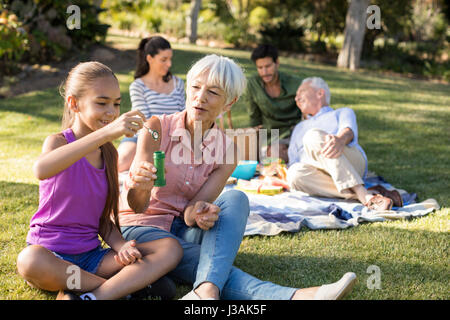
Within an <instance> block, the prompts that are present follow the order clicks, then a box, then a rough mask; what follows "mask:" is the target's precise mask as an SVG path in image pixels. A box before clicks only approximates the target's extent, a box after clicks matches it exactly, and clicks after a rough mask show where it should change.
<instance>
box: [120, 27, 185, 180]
mask: <svg viewBox="0 0 450 320" xmlns="http://www.w3.org/2000/svg"><path fill="white" fill-rule="evenodd" d="M172 55H173V52H172V48H171V46H170V43H169V42H168V41H167V40H166V39H164V38H163V37H160V36H153V37H148V38H144V39H142V40H141V42H140V43H139V48H138V57H137V67H136V71H135V73H134V79H135V80H134V81H133V83H131V85H130V98H131V109H132V110H136V109H137V110H139V111H141V112H142V113H143V114H144V115H145V117H146V119H149V118H150V117H151V116H153V115H162V114H172V113H175V112H178V111H182V110H184V108H185V91H184V82H183V80H181V79H180V78H178V77H176V76H174V75H172V74H171V73H170V67H171V66H172ZM137 137H138V135H135V136H134V137H132V138H127V137H125V138H124V139H123V140H122V141H121V143H120V145H119V148H118V152H119V163H118V166H119V172H123V171H127V170H128V169H129V168H130V165H131V162H132V161H133V158H134V155H135V153H136V143H137Z"/></svg>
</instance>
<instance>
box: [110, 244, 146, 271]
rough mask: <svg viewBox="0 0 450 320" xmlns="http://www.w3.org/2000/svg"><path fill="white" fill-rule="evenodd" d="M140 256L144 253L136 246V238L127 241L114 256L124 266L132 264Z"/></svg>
mask: <svg viewBox="0 0 450 320" xmlns="http://www.w3.org/2000/svg"><path fill="white" fill-rule="evenodd" d="M140 258H142V255H141V253H140V252H139V250H138V249H137V248H136V240H130V241H128V242H125V244H124V245H123V246H122V248H120V250H119V252H118V253H117V254H116V255H115V256H114V259H115V260H116V262H117V263H119V264H121V265H123V266H127V265H129V264H132V263H134V262H135V261H136V260H137V259H140Z"/></svg>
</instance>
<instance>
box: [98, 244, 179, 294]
mask: <svg viewBox="0 0 450 320" xmlns="http://www.w3.org/2000/svg"><path fill="white" fill-rule="evenodd" d="M137 248H138V249H139V251H140V252H141V254H142V258H141V259H139V260H138V261H136V262H134V263H132V264H130V265H127V266H125V267H121V266H120V265H118V264H117V262H116V261H115V259H114V254H115V252H113V251H111V252H109V253H108V254H107V255H106V256H105V258H104V260H103V261H102V263H101V265H100V267H99V270H98V272H97V274H104V275H106V274H107V273H108V272H112V273H115V272H116V271H115V270H116V269H117V268H119V269H120V271H119V272H117V273H116V274H115V275H113V276H112V277H111V278H110V279H108V280H107V281H105V282H104V283H103V284H101V285H100V286H99V287H98V288H96V289H95V290H93V291H92V293H93V294H94V295H95V297H96V298H97V299H99V300H112V299H119V298H121V297H124V296H126V295H127V294H130V293H132V292H135V291H137V290H139V289H142V288H144V287H145V286H147V285H148V284H151V283H153V282H155V281H156V280H158V279H159V278H161V277H162V276H163V275H165V274H167V273H168V272H169V271H171V270H172V269H174V268H175V267H176V265H177V264H178V262H179V261H180V259H181V257H182V255H183V251H182V249H181V246H180V245H179V243H178V241H177V240H175V239H172V238H164V239H159V240H155V241H151V242H145V243H139V244H138V245H137Z"/></svg>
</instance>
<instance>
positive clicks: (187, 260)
mask: <svg viewBox="0 0 450 320" xmlns="http://www.w3.org/2000/svg"><path fill="white" fill-rule="evenodd" d="M214 204H216V205H217V206H219V207H220V213H219V219H218V220H217V221H216V223H215V225H214V227H213V228H211V229H210V230H208V231H203V230H201V229H199V228H188V227H185V228H179V229H178V230H177V231H175V234H176V235H177V236H179V237H180V238H182V239H183V240H184V241H186V242H187V243H186V244H184V245H183V250H184V256H183V260H182V261H181V263H180V264H179V265H178V266H177V268H176V269H175V270H174V271H173V272H172V273H171V274H174V275H176V277H178V278H182V279H183V280H184V281H187V282H191V283H192V280H193V279H192V278H193V276H194V275H195V281H194V289H195V292H196V293H197V294H198V295H199V296H200V297H202V298H206V297H214V298H218V296H219V292H220V291H221V290H222V288H223V286H224V285H225V282H226V281H227V279H228V275H229V273H230V270H231V268H232V265H233V262H234V259H235V257H236V254H237V252H238V250H239V247H240V245H241V241H242V237H243V235H244V231H245V226H246V223H247V218H248V214H249V203H248V198H247V196H246V195H245V193H243V192H241V191H238V190H230V191H227V192H224V193H223V194H222V195H221V196H219V198H218V199H217V200H216V201H215V202H214ZM200 242H201V245H200V246H198V245H196V244H195V243H200Z"/></svg>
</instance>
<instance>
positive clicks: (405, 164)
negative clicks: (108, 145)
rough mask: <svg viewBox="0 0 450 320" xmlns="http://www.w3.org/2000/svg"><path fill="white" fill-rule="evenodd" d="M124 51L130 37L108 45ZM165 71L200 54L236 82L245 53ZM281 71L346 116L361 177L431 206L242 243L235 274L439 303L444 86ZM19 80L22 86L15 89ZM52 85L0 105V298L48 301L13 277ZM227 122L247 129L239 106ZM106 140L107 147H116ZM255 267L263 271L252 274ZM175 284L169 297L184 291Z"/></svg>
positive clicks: (445, 279) (445, 269) (447, 137)
mask: <svg viewBox="0 0 450 320" xmlns="http://www.w3.org/2000/svg"><path fill="white" fill-rule="evenodd" d="M109 40H110V41H113V42H114V43H116V44H117V43H119V44H122V45H125V46H128V47H130V48H135V47H136V45H137V43H138V39H135V38H124V37H119V38H118V37H109ZM173 47H174V61H173V67H172V71H173V73H174V74H176V75H177V76H180V77H181V78H183V79H185V74H186V72H187V71H188V69H189V67H190V66H191V65H192V63H193V62H194V61H195V60H196V59H198V58H199V57H201V56H203V55H204V54H207V53H217V54H222V55H226V56H229V57H231V58H233V59H236V60H237V61H238V62H239V63H240V64H241V65H242V66H243V67H244V68H245V72H246V74H247V75H251V74H255V73H256V69H255V67H254V66H253V64H252V62H251V60H250V52H248V51H238V50H220V49H211V48H204V47H195V46H191V45H181V44H174V45H173ZM281 70H283V71H286V72H289V73H292V74H295V75H297V76H300V77H306V76H320V77H323V78H324V79H325V80H326V81H327V82H328V84H329V86H330V88H331V94H332V97H331V104H332V107H334V108H339V107H343V106H349V107H352V108H353V109H354V110H355V112H356V114H357V117H358V125H359V139H360V144H361V146H362V147H363V148H364V149H365V151H366V153H367V156H368V159H369V170H371V171H374V172H376V173H377V174H379V175H381V176H383V177H384V178H385V179H386V180H387V181H388V182H390V183H392V184H393V185H395V186H396V187H398V188H401V189H405V190H407V191H409V192H415V193H417V195H418V199H419V200H420V201H422V200H425V199H428V198H434V199H436V200H437V201H438V203H439V204H440V206H441V209H440V210H438V211H436V212H433V213H431V214H429V215H428V216H426V217H423V218H420V219H413V220H402V221H389V222H382V223H372V224H364V225H360V226H358V227H356V228H352V229H348V230H330V231H310V230H307V229H305V228H304V229H302V230H301V231H300V232H298V233H294V234H290V233H284V234H280V235H278V236H274V237H265V236H252V237H245V238H244V240H243V242H242V245H241V248H240V251H239V253H238V256H237V258H236V262H235V265H236V266H238V267H240V268H241V269H243V270H245V271H247V272H249V273H251V274H253V275H255V276H257V277H260V278H262V279H264V280H269V281H273V282H276V283H279V284H282V285H286V286H292V287H308V286H314V285H319V284H322V283H327V282H332V281H336V280H337V279H338V278H339V277H340V276H341V275H342V274H343V273H345V272H347V271H353V272H355V273H356V274H357V276H358V278H359V281H358V283H357V285H356V286H355V288H354V290H353V292H352V293H351V294H350V295H349V297H348V299H449V298H450V295H449V290H448V288H449V280H450V270H449V265H450V264H449V253H448V245H449V239H450V238H449V231H450V224H449V217H450V209H449V205H450V204H449V199H448V198H449V193H450V183H449V181H450V130H449V123H450V94H449V92H450V90H449V86H448V84H439V83H432V82H427V81H419V80H411V79H406V78H401V77H396V76H387V75H381V74H377V73H374V72H365V71H359V72H349V71H344V70H341V69H337V68H336V67H333V66H327V65H320V64H315V63H310V62H305V61H300V60H298V59H294V58H281ZM132 75H133V70H129V71H127V72H119V73H117V76H118V79H119V81H120V86H121V92H122V97H123V104H122V107H121V111H122V112H125V111H128V110H129V109H130V101H129V94H128V86H129V84H130V83H131V81H132V80H133V76H132ZM25 81H26V80H25ZM61 114H62V99H61V97H60V96H59V94H58V88H56V87H55V88H50V89H47V90H42V91H34V92H30V93H27V94H23V95H20V96H17V97H14V98H10V99H7V100H0V299H54V298H55V295H54V294H52V293H48V292H43V291H39V290H35V289H31V288H29V287H28V286H27V285H26V284H25V283H24V281H23V280H22V279H21V278H20V277H19V276H18V275H17V273H16V265H15V261H16V257H17V255H18V253H19V252H20V251H21V250H22V248H23V247H24V246H25V238H26V234H27V231H28V224H29V220H30V218H31V216H32V215H33V213H34V212H35V211H36V209H37V206H38V181H37V179H36V178H35V177H34V176H33V174H32V170H31V168H32V164H33V161H34V160H35V159H36V158H37V157H38V155H39V153H40V150H41V146H42V142H43V140H44V139H45V137H46V136H47V135H49V134H51V133H55V132H58V131H59V130H60V117H61ZM232 114H233V123H234V125H235V126H237V127H245V126H247V124H248V121H249V119H248V114H247V113H246V110H245V106H244V105H243V103H242V101H238V103H237V104H236V105H235V106H234V107H233V110H232ZM116 143H117V141H116ZM372 265H375V266H378V267H379V268H380V271H381V277H380V280H381V283H380V284H381V287H380V289H370V288H369V287H370V286H368V282H370V279H371V278H370V276H371V274H370V273H369V272H368V268H369V266H372ZM262 266H263V267H262ZM187 290H189V288H188V287H185V286H181V287H180V288H179V290H178V295H179V296H181V295H182V294H184V293H186V292H187Z"/></svg>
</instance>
